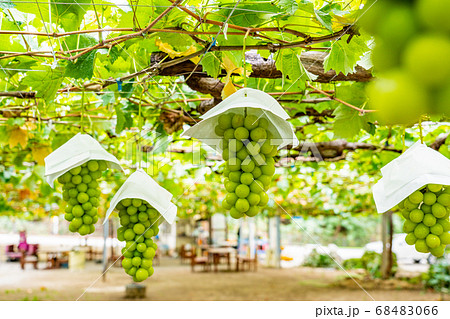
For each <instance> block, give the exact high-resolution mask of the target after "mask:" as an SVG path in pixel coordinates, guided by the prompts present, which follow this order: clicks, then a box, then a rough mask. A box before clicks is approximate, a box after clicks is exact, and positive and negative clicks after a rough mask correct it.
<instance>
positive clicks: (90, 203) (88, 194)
mask: <svg viewBox="0 0 450 319" xmlns="http://www.w3.org/2000/svg"><path fill="white" fill-rule="evenodd" d="M107 167H108V166H107V164H106V162H105V161H103V160H90V161H88V162H86V163H84V164H82V165H80V166H77V167H74V168H72V169H71V170H69V171H67V172H65V173H64V174H63V175H61V176H60V177H58V182H60V183H61V184H63V199H64V201H66V202H67V206H66V208H65V214H64V218H65V219H66V220H67V221H69V222H70V223H69V230H70V231H71V232H73V233H74V232H78V233H79V234H80V235H81V236H85V235H88V234H92V233H93V232H94V231H95V226H94V225H95V223H97V221H98V206H99V204H100V201H99V198H100V194H101V191H100V188H99V184H98V181H97V180H98V179H99V178H100V177H101V176H102V172H103V171H105V170H106V169H107Z"/></svg>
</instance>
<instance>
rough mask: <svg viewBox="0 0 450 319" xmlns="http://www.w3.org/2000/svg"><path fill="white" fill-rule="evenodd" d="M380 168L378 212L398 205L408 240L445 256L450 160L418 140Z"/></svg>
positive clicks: (420, 249)
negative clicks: (403, 219)
mask: <svg viewBox="0 0 450 319" xmlns="http://www.w3.org/2000/svg"><path fill="white" fill-rule="evenodd" d="M381 172H382V174H383V178H382V179H381V180H380V181H379V182H378V183H377V184H376V185H375V186H374V190H373V194H374V199H375V203H376V205H377V209H378V212H379V213H384V212H385V211H387V210H389V209H392V208H393V207H395V206H396V205H397V207H398V209H399V210H400V212H401V215H402V216H403V217H404V218H405V222H404V224H403V231H404V232H405V233H407V236H406V238H405V240H406V243H407V244H409V245H415V249H416V250H417V251H418V252H421V253H428V252H430V253H431V254H433V255H434V256H436V257H440V256H442V255H443V254H444V251H445V247H446V245H448V244H450V233H449V231H450V222H449V215H450V160H448V159H447V158H446V157H445V156H443V155H442V154H440V153H439V152H437V151H435V150H433V149H431V148H428V147H427V146H426V145H424V144H422V143H420V142H417V143H416V144H414V145H413V146H412V147H410V148H409V149H408V150H407V151H406V152H405V153H403V154H402V155H401V156H399V157H398V158H396V159H395V160H394V161H392V162H391V163H389V164H387V165H386V166H385V167H383V168H382V170H381Z"/></svg>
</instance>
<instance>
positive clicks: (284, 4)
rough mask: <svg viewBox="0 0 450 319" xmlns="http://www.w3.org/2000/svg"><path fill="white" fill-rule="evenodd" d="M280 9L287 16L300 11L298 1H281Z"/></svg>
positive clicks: (279, 3)
mask: <svg viewBox="0 0 450 319" xmlns="http://www.w3.org/2000/svg"><path fill="white" fill-rule="evenodd" d="M278 7H280V8H281V9H283V11H284V12H286V13H287V14H291V15H292V14H295V11H297V9H298V4H297V1H296V0H280V1H279V2H278Z"/></svg>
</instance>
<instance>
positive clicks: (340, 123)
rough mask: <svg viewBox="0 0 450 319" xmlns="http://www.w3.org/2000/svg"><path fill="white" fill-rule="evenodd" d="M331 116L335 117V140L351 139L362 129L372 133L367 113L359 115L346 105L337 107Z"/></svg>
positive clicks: (371, 125)
mask: <svg viewBox="0 0 450 319" xmlns="http://www.w3.org/2000/svg"><path fill="white" fill-rule="evenodd" d="M333 115H334V116H335V121H334V126H333V129H334V136H335V137H337V138H352V137H354V136H356V135H358V134H359V132H360V131H361V130H362V129H363V130H365V131H367V132H369V133H373V130H374V126H373V124H372V123H371V122H370V115H369V114H367V113H366V114H364V115H360V114H359V112H358V111H357V110H354V109H352V108H350V107H348V106H346V105H339V106H338V107H337V108H336V109H335V110H334V112H333Z"/></svg>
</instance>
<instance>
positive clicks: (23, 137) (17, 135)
mask: <svg viewBox="0 0 450 319" xmlns="http://www.w3.org/2000/svg"><path fill="white" fill-rule="evenodd" d="M27 143H28V131H27V130H24V129H22V128H20V127H19V126H16V127H14V128H13V129H11V130H10V131H9V147H10V148H13V147H15V146H16V145H18V144H20V146H22V148H25V147H27Z"/></svg>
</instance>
